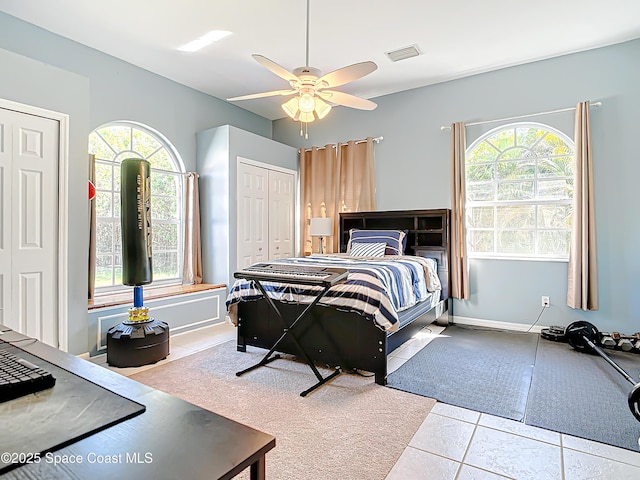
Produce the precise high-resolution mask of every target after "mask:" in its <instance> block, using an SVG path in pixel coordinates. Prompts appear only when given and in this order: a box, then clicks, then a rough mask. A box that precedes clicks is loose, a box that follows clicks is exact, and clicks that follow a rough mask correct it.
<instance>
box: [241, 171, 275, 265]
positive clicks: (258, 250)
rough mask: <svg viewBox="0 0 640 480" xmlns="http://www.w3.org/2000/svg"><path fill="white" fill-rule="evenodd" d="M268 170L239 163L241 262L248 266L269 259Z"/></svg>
mask: <svg viewBox="0 0 640 480" xmlns="http://www.w3.org/2000/svg"><path fill="white" fill-rule="evenodd" d="M268 175H269V171H268V170H265V169H264V168H260V167H256V166H254V165H249V164H246V163H239V164H238V218H237V223H238V242H237V244H238V264H237V268H239V269H240V268H245V267H248V266H249V265H251V264H252V263H256V262H263V261H265V260H268V255H269V244H268V240H269V232H268V227H269V225H268V223H267V222H268V218H269V212H268V210H267V208H268V197H269V191H268V184H269V179H268Z"/></svg>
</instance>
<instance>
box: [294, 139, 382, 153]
mask: <svg viewBox="0 0 640 480" xmlns="http://www.w3.org/2000/svg"><path fill="white" fill-rule="evenodd" d="M372 140H373V141H374V142H376V143H380V142H381V141H382V140H384V137H382V136H380V137H375V138H373V139H372ZM366 141H367V139H366V138H365V139H364V140H356V142H355V143H356V145H357V144H358V143H364V142H366ZM346 143H347V142H343V143H342V144H343V145H346ZM312 148H313V147H312ZM325 148H327V147H317V148H316V150H324V149H325ZM331 148H336V146H335V145H331ZM304 151H305V152H310V151H311V148H305V149H304Z"/></svg>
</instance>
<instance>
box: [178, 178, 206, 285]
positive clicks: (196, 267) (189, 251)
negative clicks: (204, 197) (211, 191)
mask: <svg viewBox="0 0 640 480" xmlns="http://www.w3.org/2000/svg"><path fill="white" fill-rule="evenodd" d="M182 283H184V284H194V283H202V247H201V242H200V194H199V193H198V174H197V173H193V172H188V173H187V174H186V180H185V216H184V259H183V268H182Z"/></svg>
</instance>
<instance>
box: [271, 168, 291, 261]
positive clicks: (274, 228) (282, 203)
mask: <svg viewBox="0 0 640 480" xmlns="http://www.w3.org/2000/svg"><path fill="white" fill-rule="evenodd" d="M294 189H295V184H294V175H293V174H290V173H284V172H278V171H275V170H270V171H269V260H277V259H279V258H287V257H293V232H294V228H293V216H294V211H295V207H294V202H295V190H294Z"/></svg>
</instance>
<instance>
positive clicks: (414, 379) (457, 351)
mask: <svg viewBox="0 0 640 480" xmlns="http://www.w3.org/2000/svg"><path fill="white" fill-rule="evenodd" d="M505 335H507V336H508V341H505V338H504V336H505ZM538 338H539V337H538V335H536V334H533V333H513V334H503V333H502V332H497V331H491V330H475V329H474V330H471V329H466V328H461V327H457V326H453V325H452V326H449V327H447V328H446V330H444V331H443V332H442V333H441V334H440V335H439V336H438V337H436V338H434V339H433V340H432V341H431V342H429V344H428V345H427V346H426V347H425V348H423V349H422V350H421V351H420V352H418V353H417V354H416V355H414V356H413V358H411V360H409V361H407V362H406V363H405V364H404V365H402V366H401V367H400V368H398V369H397V370H396V371H395V372H393V373H391V374H390V375H389V377H388V382H387V384H388V386H389V387H393V388H397V389H399V390H404V391H406V392H411V393H416V394H418V395H425V396H427V397H431V398H435V399H436V400H438V401H440V402H443V403H448V404H450V405H456V406H458V407H463V408H468V409H471V410H475V411H477V412H483V413H489V414H491V415H497V416H500V417H504V418H510V419H512V420H518V421H522V419H523V418H524V414H525V408H526V404H527V395H526V392H527V391H528V390H529V385H530V384H531V375H532V373H533V364H534V362H535V358H536V347H537V345H538Z"/></svg>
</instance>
